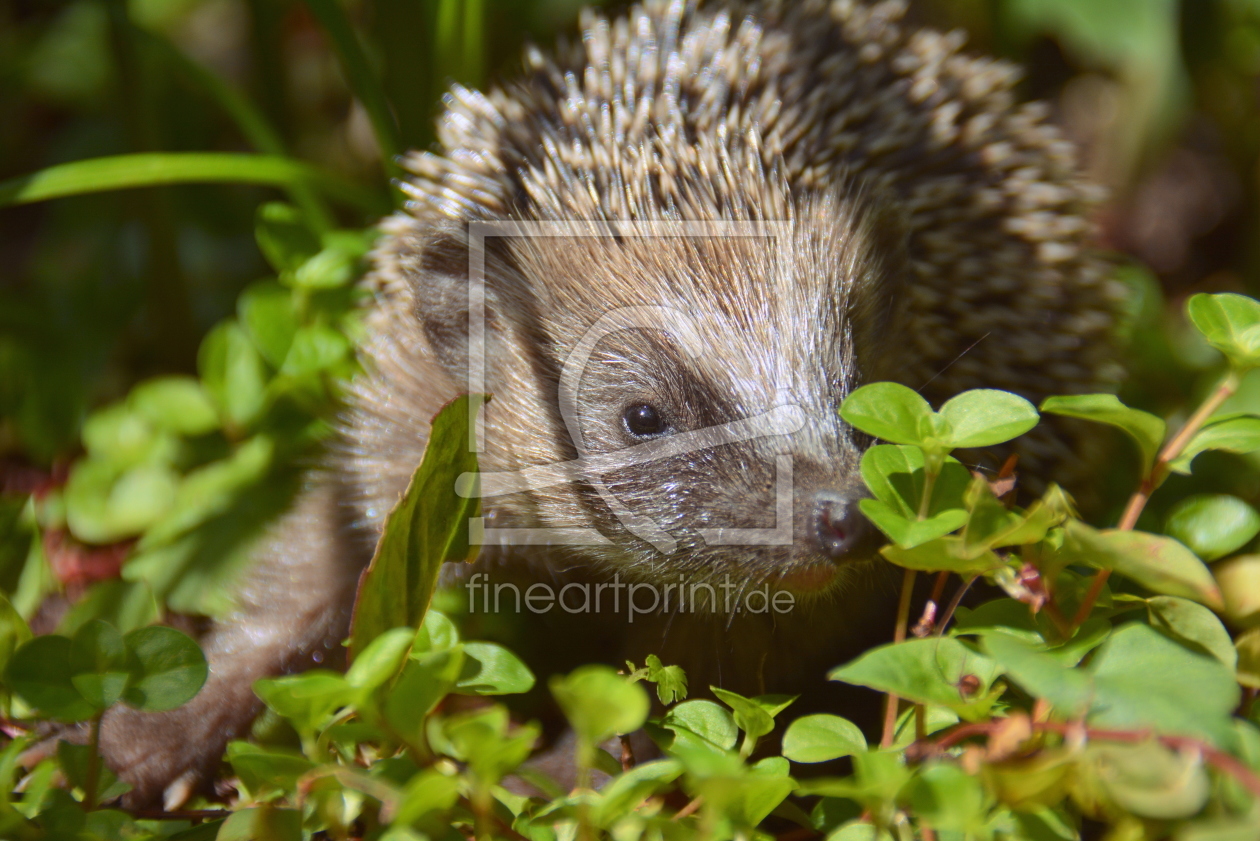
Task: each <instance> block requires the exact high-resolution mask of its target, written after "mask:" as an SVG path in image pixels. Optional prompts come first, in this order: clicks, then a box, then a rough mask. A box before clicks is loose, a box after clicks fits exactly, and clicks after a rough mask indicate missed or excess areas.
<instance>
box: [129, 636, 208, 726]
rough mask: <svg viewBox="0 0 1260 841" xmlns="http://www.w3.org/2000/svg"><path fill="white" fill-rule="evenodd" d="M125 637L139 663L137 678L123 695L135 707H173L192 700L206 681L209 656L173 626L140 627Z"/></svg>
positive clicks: (152, 710)
mask: <svg viewBox="0 0 1260 841" xmlns="http://www.w3.org/2000/svg"><path fill="white" fill-rule="evenodd" d="M123 640H124V641H125V642H126V643H127V648H128V649H129V650H130V651H131V653H132V654H133V655H134V656H135V658H136V660H137V661H138V663H139V665H138V668H137V673H136V676H135V679H134V680H133V682H132V685H131V686H129V687H128V688H127V691H126V692H125V693H124V695H123V700H124V701H125V702H126V703H127V704H129V705H131V706H133V707H135V708H136V709H140V710H145V711H148V712H161V711H162V710H173V709H175V708H176V707H178V706H180V705H181V704H184V703H187V702H188V701H190V700H192V698H193V696H194V695H196V694H197V693H198V692H199V691H200V690H201V687H202V684H204V683H205V682H206V677H207V675H208V674H209V667H208V666H207V664H206V655H205V654H203V653H202V652H201V647H200V646H198V645H197V643H195V642H194V641H193V640H192V639H190V638H189V637H188V636H186V635H184V634H181V633H180V632H179V631H177V630H175V629H174V628H166V627H163V626H161V625H153V626H151V627H148V628H140V629H138V630H135V631H131V632H130V633H128V634H127V635H126V636H124V637H123Z"/></svg>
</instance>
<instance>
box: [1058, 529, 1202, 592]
mask: <svg viewBox="0 0 1260 841" xmlns="http://www.w3.org/2000/svg"><path fill="white" fill-rule="evenodd" d="M1062 554H1063V555H1065V556H1066V557H1067V558H1069V559H1071V562H1077V563H1084V564H1089V565H1090V566H1093V567H1097V568H1098V569H1110V570H1113V571H1115V572H1118V573H1120V574H1121V575H1124V576H1127V577H1129V578H1132V579H1133V580H1134V581H1136V582H1138V583H1139V584H1141V585H1142V586H1143V587H1146V588H1147V589H1148V590H1152V591H1154V592H1156V593H1161V594H1163V595H1166V596H1182V597H1184V598H1187V599H1193V600H1194V601H1196V602H1200V603H1201V604H1206V605H1207V606H1209V607H1212V608H1216V609H1220V608H1222V607H1223V604H1222V602H1221V591H1220V588H1219V587H1217V585H1216V582H1215V581H1214V580H1213V578H1212V573H1211V572H1209V571H1208V568H1207V566H1206V565H1205V564H1204V563H1203V561H1201V560H1199V559H1198V558H1197V557H1195V555H1194V553H1193V552H1191V551H1190V550H1189V549H1187V548H1186V547H1185V546H1183V545H1181V544H1180V543H1178V542H1177V541H1175V540H1173V539H1172V538H1170V537H1161V536H1160V535H1157V534H1147V533H1146V532H1140V531H1120V530H1118V529H1104V530H1102V531H1099V530H1096V529H1093V528H1091V527H1089V526H1087V525H1085V524H1084V523H1082V522H1080V521H1079V520H1069V521H1068V523H1067V531H1066V537H1065V540H1064V545H1063V552H1062Z"/></svg>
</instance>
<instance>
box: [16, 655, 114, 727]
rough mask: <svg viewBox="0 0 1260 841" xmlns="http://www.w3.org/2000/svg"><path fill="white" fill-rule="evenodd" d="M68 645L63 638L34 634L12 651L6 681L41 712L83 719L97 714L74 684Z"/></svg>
mask: <svg viewBox="0 0 1260 841" xmlns="http://www.w3.org/2000/svg"><path fill="white" fill-rule="evenodd" d="M70 648H71V643H70V640H69V639H67V638H66V637H61V636H53V635H49V636H43V637H35V639H33V640H31V641H30V642H27V643H25V644H24V645H22V646H21V647H20V648H18V650H17V651H15V652H14V653H13V659H11V660H10V661H9V668H8V669H6V670H5V683H7V684H8V685H9V686H11V687H13V691H14V692H16V693H17V694H18V695H21V696H22V699H23V700H24V701H26V703H28V704H30V705H31V706H32V707H34V708H35V709H37V710H39V711H40V712H41V713H43V714H44V715H47V716H51V717H52V718H56V719H58V720H60V721H82V720H84V719H87V718H91V717H92V716H94V715H96V713H97V709H96V707H94V706H92V705H91V704H90V703H88V701H87V699H85V698H84V697H83V696H82V695H81V694H79V690H78V689H75V687H74V683H73V677H74V671H73V670H72V669H71V666H70Z"/></svg>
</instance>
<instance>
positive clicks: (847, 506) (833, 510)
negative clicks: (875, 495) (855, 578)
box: [814, 491, 870, 560]
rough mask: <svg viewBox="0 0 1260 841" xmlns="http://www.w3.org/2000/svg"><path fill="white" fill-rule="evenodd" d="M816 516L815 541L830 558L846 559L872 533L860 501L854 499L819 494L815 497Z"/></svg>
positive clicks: (831, 493)
mask: <svg viewBox="0 0 1260 841" xmlns="http://www.w3.org/2000/svg"><path fill="white" fill-rule="evenodd" d="M814 512H815V515H814V537H815V539H816V540H817V542H818V548H819V550H820V551H821V552H822V553H823V554H824V555H826V556H827V557H829V558H833V559H837V560H838V559H840V558H843V557H844V556H845V555H847V554H848V553H849V552H851V551H852V550H853V549H854V547H856V546H857V545H858V544H859V543H861V542H862V540H863V538H865V537H866V533H867V531H868V530H869V529H870V524H869V523H868V522H867V520H866V518H865V517H863V516H862V512H861V510H860V509H859V508H858V503H857V500H856V499H854V498H852V497H848V496H844V495H842V494H838V493H834V492H832V491H819V492H818V493H817V494H815V495H814Z"/></svg>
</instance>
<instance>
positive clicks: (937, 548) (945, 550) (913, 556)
mask: <svg viewBox="0 0 1260 841" xmlns="http://www.w3.org/2000/svg"><path fill="white" fill-rule="evenodd" d="M880 554H881V555H883V556H884V557H885V558H887V559H888V560H889V561H891V562H892V563H894V564H896V565H897V566H899V567H905V568H906V569H915V570H921V571H925V572H939V571H941V570H948V571H950V572H956V573H958V574H959V575H975V574H978V573H982V572H989V571H990V570H994V569H998V568H999V567H1002V566H1003V565H1004V562H1003V561H1002V559H1001V558H999V557H998V556H997V555H995V554H994V553H993V552H991V551H988V550H987V549H981V550H980V551H979V552H978V553H973V552H969V551H968V550H967V548H966V546H965V545H964V543H963V539H962V538H961V537H957V536H950V537H940V538H937V539H936V540H932V541H929V542H927V543H924V544H921V545H919V546H915V547H913V548H911V549H903V548H901V547H900V546H885V547H884V548H883V549H881V550H880Z"/></svg>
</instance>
